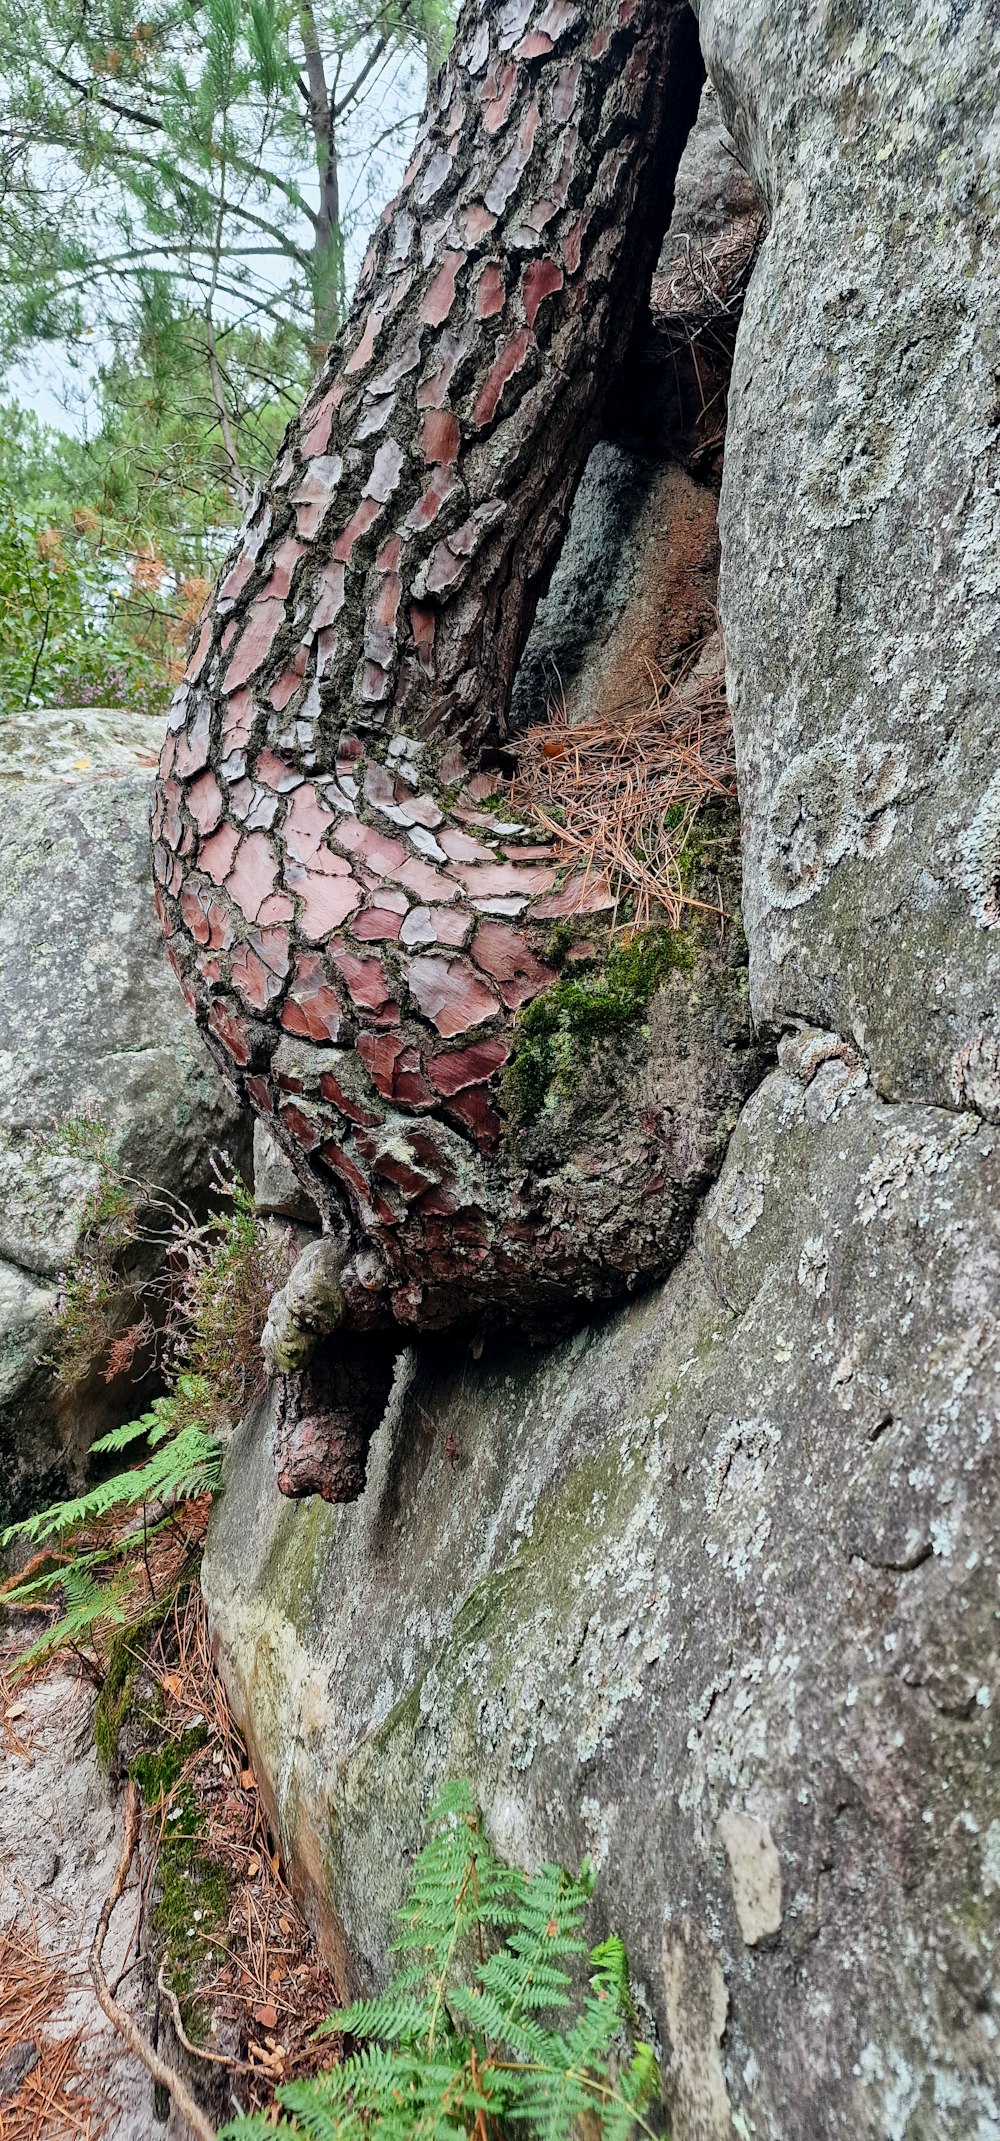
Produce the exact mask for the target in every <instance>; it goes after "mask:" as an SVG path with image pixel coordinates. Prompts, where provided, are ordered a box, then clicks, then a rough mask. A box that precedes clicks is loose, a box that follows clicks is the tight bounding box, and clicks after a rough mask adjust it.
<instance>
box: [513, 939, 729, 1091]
mask: <svg viewBox="0 0 1000 2141" xmlns="http://www.w3.org/2000/svg"><path fill="white" fill-rule="evenodd" d="M694 953H695V937H694V932H693V931H692V930H690V929H668V928H665V927H664V928H652V929H644V930H639V931H637V932H636V934H635V936H633V937H631V938H629V939H627V940H623V941H622V942H621V943H620V944H616V945H615V946H614V947H613V949H612V950H611V952H610V953H609V954H608V958H607V960H606V962H605V963H604V965H603V966H602V967H600V968H599V969H598V970H597V971H596V972H592V973H587V974H584V975H581V976H574V977H573V978H572V979H571V980H562V981H558V982H556V983H554V984H553V987H552V988H551V989H546V990H545V991H544V992H543V994H542V995H541V996H536V997H535V1000H534V1002H533V1003H530V1004H528V1005H527V1006H526V1007H525V1009H524V1010H523V1011H522V1013H521V1016H520V1018H519V1020H518V1023H517V1029H516V1035H515V1046H514V1054H513V1056H512V1058H511V1061H510V1063H509V1064H508V1066H507V1069H506V1071H505V1073H504V1080H503V1092H504V1104H505V1107H506V1111H507V1115H508V1117H509V1119H510V1121H511V1122H513V1123H526V1122H531V1121H532V1120H533V1119H534V1118H535V1116H537V1115H539V1114H540V1113H541V1111H542V1109H543V1108H544V1107H546V1106H547V1105H549V1106H551V1105H554V1104H555V1103H556V1102H557V1101H558V1100H563V1099H566V1098H567V1097H568V1096H569V1094H570V1093H571V1092H572V1091H573V1088H574V1085H575V1084H576V1080H577V1077H578V1074H579V1072H580V1070H581V1068H582V1067H583V1065H584V1063H585V1062H586V1060H587V1058H588V1056H589V1054H590V1050H591V1048H592V1046H593V1044H594V1042H595V1041H599V1040H601V1039H603V1038H604V1037H606V1036H607V1035H608V1034H614V1033H620V1032H622V1030H623V1029H624V1028H625V1027H627V1026H628V1025H629V1024H630V1023H631V1022H632V1020H633V1019H635V1018H638V1017H639V1015H640V1014H641V1013H642V1012H643V1011H644V1010H645V1008H646V1005H647V1004H648V1002H649V999H650V997H651V996H652V994H653V992H654V990H655V989H657V988H658V987H659V985H660V983H661V982H662V981H665V980H666V979H667V977H668V976H669V975H670V974H672V973H676V972H678V971H682V972H684V973H689V972H690V971H691V968H692V966H693V965H694Z"/></svg>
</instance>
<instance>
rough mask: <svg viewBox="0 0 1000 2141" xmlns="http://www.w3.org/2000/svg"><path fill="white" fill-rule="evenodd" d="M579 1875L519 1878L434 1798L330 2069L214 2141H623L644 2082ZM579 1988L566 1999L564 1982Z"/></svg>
mask: <svg viewBox="0 0 1000 2141" xmlns="http://www.w3.org/2000/svg"><path fill="white" fill-rule="evenodd" d="M593 1887H594V1875H593V1873H592V1872H591V1871H590V1869H589V1868H588V1867H586V1866H585V1867H584V1868H583V1870H582V1871H581V1873H580V1874H579V1875H578V1877H577V1878H576V1879H573V1877H572V1876H571V1875H570V1874H568V1873H566V1872H564V1870H563V1869H562V1867H560V1866H554V1865H545V1866H542V1867H541V1868H540V1869H539V1871H538V1872H537V1873H536V1874H534V1875H531V1876H528V1875H526V1874H522V1873H519V1872H518V1871H517V1870H516V1869H514V1868H512V1867H510V1866H506V1865H504V1864H503V1862H502V1861H501V1860H500V1859H499V1858H498V1857H497V1856H496V1854H495V1853H494V1851H493V1850H492V1848H491V1846H490V1844H489V1841H488V1839H487V1837H486V1836H485V1834H484V1832H483V1828H482V1823H481V1821H480V1817H479V1814H478V1811H477V1808H476V1805H475V1801H474V1799H473V1796H472V1792H471V1790H470V1788H469V1786H468V1785H467V1784H464V1783H454V1784H451V1785H449V1786H448V1787H447V1789H446V1790H445V1791H444V1792H443V1793H442V1795H441V1797H440V1798H439V1800H438V1801H437V1804H436V1805H435V1807H434V1808H433V1810H432V1813H431V1816H430V1822H429V1835H428V1841H427V1843H426V1844H425V1846H424V1848H423V1850H422V1851H421V1853H420V1855H419V1857H418V1859H417V1861H416V1865H415V1867H414V1872H413V1880H412V1886H411V1889H410V1893H409V1896H408V1898H407V1901H406V1902H405V1904H404V1905H403V1907H402V1909H401V1911H400V1913H399V1927H400V1931H399V1938H398V1940H397V1942H396V1953H397V1954H398V1955H399V1957H400V1966H399V1968H398V1970H397V1972H396V1975H395V1977H394V1978H393V1980H392V1982H391V1984H390V1985H389V1986H388V1987H387V1988H386V1990H385V1992H383V1993H380V1994H378V1995H377V1996H376V1997H375V1998H374V1999H371V2000H358V2001H356V2002H355V2004H354V2005H353V2006H352V2007H348V2008H345V2009H343V2010H342V2011H341V2012H340V2013H338V2014H335V2015H332V2016H331V2017H330V2020H329V2022H328V2023H327V2024H326V2028H327V2029H328V2030H331V2031H337V2032H339V2033H341V2034H342V2035H343V2036H345V2037H346V2038H348V2039H349V2040H353V2043H354V2046H355V2047H356V2048H355V2049H352V2050H349V2051H348V2052H347V2054H346V2056H345V2057H344V2059H343V2060H342V2061H341V2062H340V2064H339V2065H336V2066H331V2067H329V2068H328V2069H326V2070H325V2071H324V2072H323V2073H322V2074H320V2075H318V2076H317V2077H316V2078H315V2079H314V2080H312V2081H300V2082H291V2083H288V2084H287V2085H286V2086H285V2087H283V2088H280V2089H279V2090H278V2092H277V2094H278V2101H279V2103H280V2104H281V2106H282V2109H283V2111H284V2112H285V2113H286V2114H287V2116H286V2117H285V2118H283V2119H281V2120H280V2121H279V2123H278V2124H277V2126H275V2124H274V2122H273V2119H272V2118H270V2117H269V2118H266V2119H265V2118H253V2117H251V2118H243V2119H237V2120H235V2121H234V2122H233V2123H232V2124H230V2125H228V2126H226V2127H225V2128H224V2129H223V2132H222V2134H221V2135H220V2137H219V2141H272V2137H273V2136H274V2135H275V2134H277V2135H279V2136H284V2137H286V2141H365V2137H366V2136H369V2135H376V2136H378V2137H379V2141H457V2137H460V2136H472V2137H473V2141H503V2137H505V2136H508V2135H513V2134H523V2135H526V2136H534V2137H535V2141H570V2137H572V2136H574V2135H580V2136H587V2137H593V2141H598V2137H600V2141H628V2137H629V2136H631V2135H633V2134H635V2133H643V2134H651V2133H653V2132H654V2131H655V2130H656V2129H654V2128H653V2127H651V2126H650V2125H649V2124H648V2123H647V2122H646V2119H645V2117H644V2113H645V2112H646V2111H647V2110H648V2109H649V2108H650V2107H651V2106H652V2104H653V2103H654V2102H655V2101H656V2100H657V2099H658V2097H659V2094H660V2076H659V2069H658V2066H657V2062H656V2059H655V2057H654V2054H653V2052H652V2051H651V2050H650V2048H649V2046H648V2045H645V2044H642V2043H637V2042H636V2041H635V2038H634V2034H633V2032H634V2025H635V2019H636V2018H635V2014H634V2010H633V2006H632V1999H631V1994H630V1991H629V1981H628V1967H627V1962H626V1957H625V1950H624V1947H623V1945H622V1943H621V1941H620V1940H619V1939H617V1938H612V1939H609V1940H604V1941H601V1942H600V1944H599V1945H598V1946H597V1947H595V1948H591V1949H589V1951H588V1946H587V1942H586V1941H585V1940H584V1938H583V1937H582V1927H583V1923H584V1919H585V1917H586V1912H587V1907H588V1904H589V1902H590V1898H591V1895H592V1892H593ZM581 1974H583V1975H585V1977H586V1985H585V1987H584V1988H583V1989H577V1981H578V1979H579V1977H580V1975H581Z"/></svg>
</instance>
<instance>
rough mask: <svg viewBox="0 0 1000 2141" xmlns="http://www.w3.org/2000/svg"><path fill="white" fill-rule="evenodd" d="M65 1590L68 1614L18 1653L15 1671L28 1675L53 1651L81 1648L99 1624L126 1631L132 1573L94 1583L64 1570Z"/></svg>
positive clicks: (83, 1574) (81, 1574) (82, 1574)
mask: <svg viewBox="0 0 1000 2141" xmlns="http://www.w3.org/2000/svg"><path fill="white" fill-rule="evenodd" d="M62 1575H63V1581H64V1584H65V1588H66V1611H65V1613H63V1614H62V1615H61V1617H60V1619H59V1620H58V1621H56V1622H55V1623H54V1625H53V1626H52V1627H51V1628H46V1629H45V1631H44V1632H43V1634H42V1635H40V1636H38V1637H36V1639H35V1641H34V1642H33V1643H29V1644H28V1646H27V1649H25V1650H22V1651H19V1652H18V1655H17V1657H16V1658H15V1659H14V1662H13V1668H12V1669H13V1670H14V1671H15V1672H26V1671H27V1669H28V1667H29V1666H31V1665H37V1664H38V1663H39V1661H40V1659H42V1658H47V1657H49V1656H50V1655H51V1654H52V1653H53V1652H55V1651H58V1650H64V1649H66V1648H67V1647H68V1646H69V1645H70V1644H75V1645H76V1646H79V1645H80V1644H81V1643H85V1642H86V1641H87V1639H88V1637H89V1636H91V1635H93V1633H94V1630H95V1628H97V1627H98V1626H99V1625H100V1626H101V1627H103V1628H124V1627H125V1626H126V1624H127V1622H128V1621H129V1619H130V1613H129V1607H128V1595H129V1592H130V1591H131V1588H132V1579H131V1573H130V1572H128V1571H126V1572H125V1573H124V1574H123V1575H122V1576H118V1577H116V1578H115V1579H114V1580H113V1581H112V1582H111V1583H108V1584H95V1583H94V1582H93V1581H92V1580H91V1579H90V1577H89V1575H88V1573H87V1572H86V1571H85V1570H76V1569H67V1570H63V1572H62Z"/></svg>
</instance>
